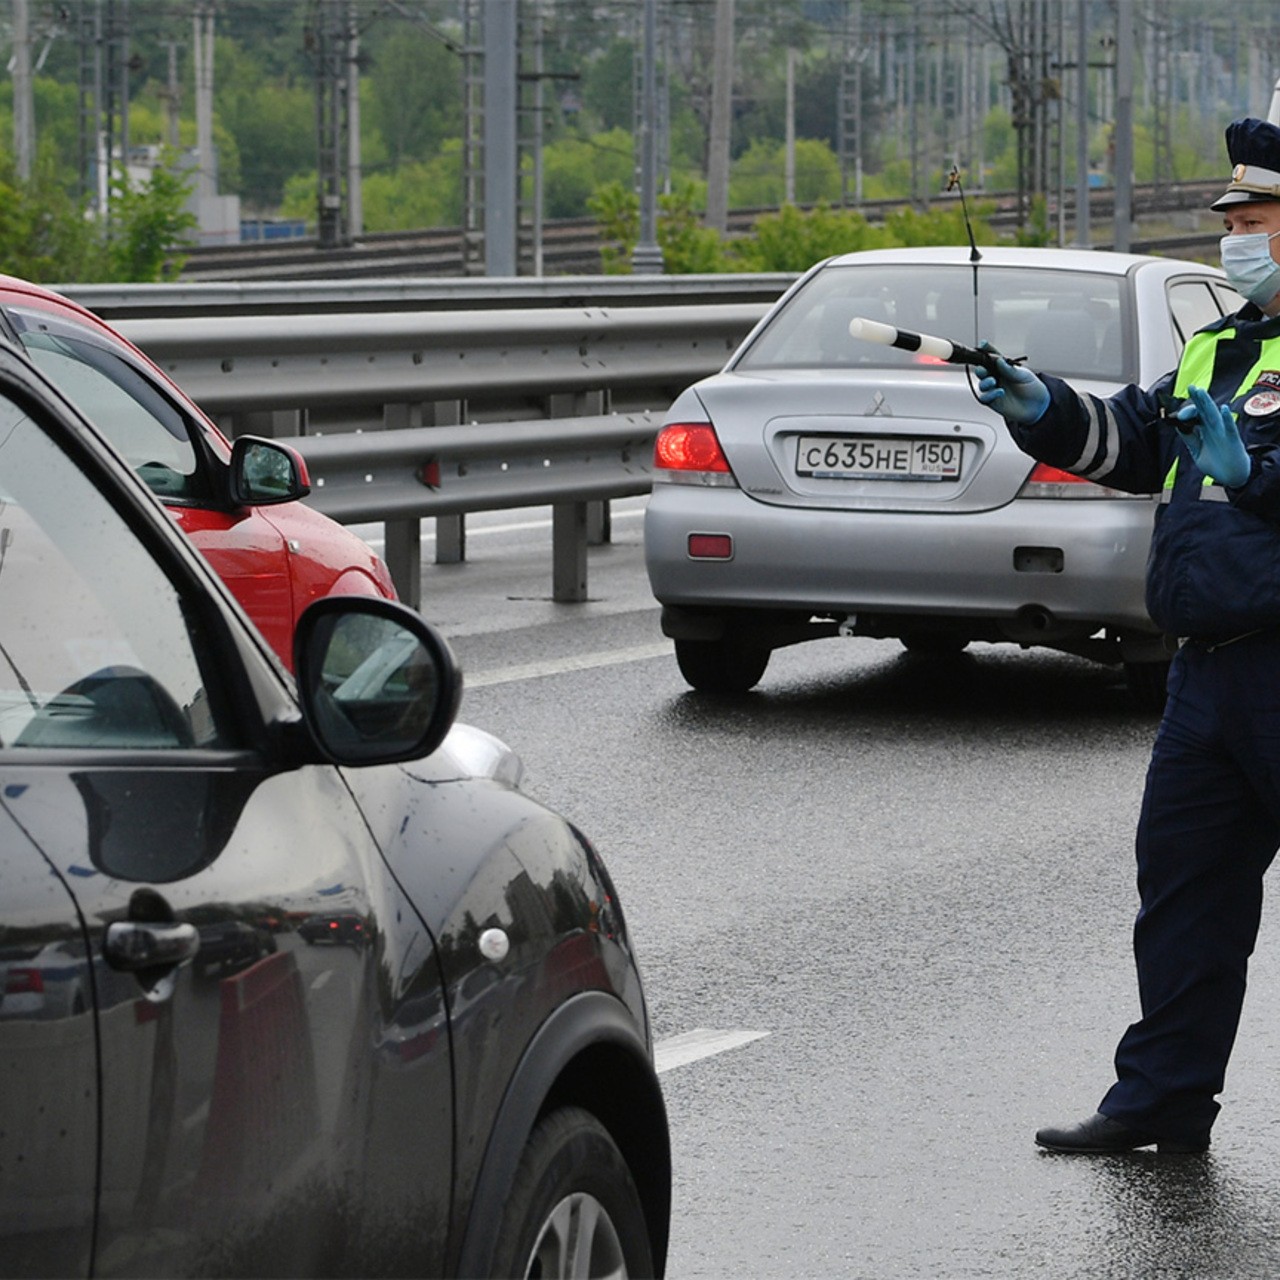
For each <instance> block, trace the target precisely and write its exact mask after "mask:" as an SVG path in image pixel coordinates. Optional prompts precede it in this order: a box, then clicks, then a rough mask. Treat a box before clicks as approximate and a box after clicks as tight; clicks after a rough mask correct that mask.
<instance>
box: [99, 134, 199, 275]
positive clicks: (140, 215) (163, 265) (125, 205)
mask: <svg viewBox="0 0 1280 1280" xmlns="http://www.w3.org/2000/svg"><path fill="white" fill-rule="evenodd" d="M169 159H172V157H169ZM190 187H191V176H190V175H189V174H183V173H178V172H177V171H176V170H175V169H172V168H170V167H168V166H166V165H157V166H156V167H155V168H154V169H152V171H151V181H150V182H149V183H148V184H147V185H146V186H145V187H139V188H133V187H131V186H130V185H129V183H128V182H127V180H125V179H124V178H119V179H117V180H116V182H115V183H113V197H114V198H113V200H112V223H113V225H112V232H111V235H110V237H109V239H108V241H107V259H108V263H109V269H110V272H111V276H112V278H113V279H116V280H120V281H129V282H133V283H150V282H154V281H157V280H168V279H173V278H175V277H176V276H177V275H178V272H179V271H181V269H182V264H183V262H184V261H185V258H184V257H183V256H182V254H181V253H178V252H175V246H176V245H178V244H180V243H181V242H182V240H183V238H184V237H185V235H186V233H187V232H188V231H190V230H192V229H194V228H195V226H196V225H197V222H196V217H195V215H194V214H193V213H191V212H190V211H189V210H188V209H187V207H186V201H187V197H188V195H189V194H190Z"/></svg>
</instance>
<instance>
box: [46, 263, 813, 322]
mask: <svg viewBox="0 0 1280 1280" xmlns="http://www.w3.org/2000/svg"><path fill="white" fill-rule="evenodd" d="M795 279H796V275H795V274H794V273H791V272H781V271H779V272H764V273H741V274H738V273H733V274H729V273H719V274H707V275H680V276H644V275H642V276H630V275H628V276H599V275H596V276H546V277H542V278H534V277H531V276H505V277H504V276H481V277H476V278H473V279H468V278H462V277H460V278H457V279H447V278H442V277H430V276H419V277H405V278H403V279H363V280H296V281H291V282H281V281H264V280H237V281H232V282H218V283H212V282H210V283H201V282H189V281H178V282H174V283H168V284H68V285H59V286H58V289H59V292H61V293H64V294H66V295H67V296H68V297H70V298H74V299H75V300H76V301H77V302H79V303H80V304H81V305H82V306H86V307H88V308H89V309H90V310H91V311H95V312H96V313H97V314H98V315H100V316H102V318H103V319H104V320H110V321H112V322H113V323H115V322H117V321H120V320H143V319H154V318H161V317H166V316H171V317H175V318H177V317H183V316H186V317H199V318H204V317H212V316H220V315H234V316H237V317H239V316H259V315H309V316H313V315H320V314H324V313H333V312H338V313H347V312H360V313H367V312H371V311H489V310H499V309H500V310H527V309H529V308H537V307H566V308H568V307H575V308H582V307H637V306H639V307H652V306H702V305H705V304H707V303H712V302H719V303H748V304H752V305H759V304H766V305H767V304H768V303H771V302H773V301H774V299H775V298H777V297H778V296H779V295H780V294H781V293H782V292H783V290H785V289H786V288H787V286H788V285H790V284H791V283H792V281H794V280H795Z"/></svg>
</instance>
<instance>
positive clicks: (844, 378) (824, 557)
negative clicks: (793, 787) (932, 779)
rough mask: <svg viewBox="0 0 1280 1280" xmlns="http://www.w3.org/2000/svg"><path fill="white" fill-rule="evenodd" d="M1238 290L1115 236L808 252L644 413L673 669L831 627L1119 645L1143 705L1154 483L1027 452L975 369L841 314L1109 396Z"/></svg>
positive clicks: (648, 537)
mask: <svg viewBox="0 0 1280 1280" xmlns="http://www.w3.org/2000/svg"><path fill="white" fill-rule="evenodd" d="M1240 305H1241V300H1240V298H1239V297H1238V296H1237V295H1236V294H1235V293H1233V292H1232V291H1231V289H1230V288H1228V287H1227V285H1226V284H1225V282H1224V280H1223V277H1222V273H1221V272H1219V271H1218V270H1216V269H1215V268H1212V267H1205V266H1200V265H1198V264H1194V263H1187V262H1180V261H1176V260H1172V259H1163V258H1154V257H1142V256H1138V255H1127V254H1113V253H1091V252H1088V251H1077V250H1052V249H1014V248H984V249H982V250H981V258H980V260H979V261H976V262H975V261H972V260H971V253H970V250H969V249H966V248H934V249H886V250H877V251H873V252H868V253H855V254H848V255H845V256H843V257H838V258H832V259H829V260H828V261H826V262H823V263H820V264H818V265H817V266H816V267H814V268H812V269H811V270H810V271H809V272H807V273H806V274H805V275H804V276H803V277H802V278H801V279H800V280H799V281H797V282H796V284H795V285H794V286H793V287H792V288H791V289H789V290H788V291H787V293H786V294H785V295H784V296H783V297H782V298H781V299H780V300H779V301H778V303H777V304H776V305H775V306H774V307H773V308H772V309H771V310H770V311H769V313H768V314H767V315H766V316H765V317H764V319H763V320H761V322H760V323H759V324H758V325H757V326H756V328H755V329H754V330H753V331H752V332H751V333H750V334H749V335H748V337H747V338H746V340H745V341H744V342H743V343H742V345H741V347H739V348H738V350H737V351H736V352H735V353H734V355H733V357H732V358H731V359H730V360H729V362H728V364H727V365H726V366H725V368H724V370H723V371H722V372H720V373H718V374H715V375H714V376H712V377H710V378H706V379H704V380H703V381H701V382H698V383H696V384H695V385H694V386H692V387H690V388H689V389H688V390H687V391H685V392H684V393H682V394H681V395H680V396H679V398H678V399H677V400H676V401H675V403H674V404H673V405H672V406H671V409H670V410H669V411H668V413H667V415H666V418H665V421H664V424H663V426H662V428H661V430H660V431H659V434H658V438H657V442H656V449H655V468H654V485H653V494H652V497H651V498H650V501H649V506H648V510H647V513H646V517H645V558H646V564H647V567H648V572H649V580H650V584H651V586H652V589H653V593H654V595H655V596H656V597H657V599H658V600H659V602H660V603H661V604H662V606H663V610H662V627H663V631H664V632H665V634H667V635H668V636H671V637H672V638H673V639H674V640H675V648H676V658H677V661H678V662H679V664H680V670H681V672H682V673H683V675H684V677H685V679H686V680H687V681H688V682H689V683H690V684H691V685H692V686H693V687H694V688H696V689H701V690H706V691H709V692H740V691H743V690H746V689H749V688H751V687H752V686H753V685H754V684H756V683H757V682H758V681H759V680H760V678H761V677H762V676H763V674H764V671H765V667H766V666H767V664H768V661H769V655H770V653H771V652H772V650H774V649H776V648H779V647H781V646H783V645H788V644H795V643H797V642H799V641H802V640H809V639H815V638H817V637H821V636H828V635H835V634H837V633H840V634H846V635H863V636H875V637H880V638H896V639H898V640H900V641H901V642H902V643H903V644H904V645H905V646H906V647H907V648H908V649H912V650H926V651H934V652H957V651H959V650H961V649H963V648H964V647H965V646H966V645H968V644H970V643H972V642H975V641H977V642H987V643H1013V644H1018V645H1022V646H1023V647H1029V646H1032V645H1040V646H1045V647H1048V648H1052V649H1058V650H1062V651H1064V652H1068V653H1075V654H1079V655H1082V656H1084V657H1087V658H1090V659H1094V660H1096V661H1099V662H1104V663H1112V664H1123V665H1124V669H1125V672H1126V675H1127V677H1128V681H1129V686H1130V688H1131V690H1132V691H1133V692H1134V694H1135V696H1136V697H1137V698H1138V699H1139V701H1141V702H1143V703H1146V704H1150V703H1154V702H1158V701H1159V700H1161V699H1162V697H1163V683H1164V672H1165V670H1166V668H1167V661H1168V653H1167V651H1166V649H1165V647H1164V639H1163V637H1162V636H1161V635H1160V634H1159V633H1158V631H1157V630H1156V628H1155V626H1154V624H1153V623H1152V622H1151V620H1150V618H1149V617H1148V616H1147V612H1146V609H1145V607H1144V604H1143V575H1144V570H1145V567H1146V558H1147V548H1148V544H1149V542H1150V536H1151V526H1152V520H1153V514H1154V510H1153V504H1154V501H1155V499H1154V497H1152V496H1136V497H1135V496H1134V495H1130V494H1122V493H1119V492H1116V491H1114V490H1110V489H1106V488H1102V487H1100V486H1098V485H1095V484H1092V483H1090V482H1088V481H1082V480H1078V479H1076V477H1074V476H1070V475H1067V474H1066V473H1065V472H1061V471H1057V470H1055V469H1053V468H1051V467H1046V466H1044V465H1041V464H1035V463H1033V462H1032V460H1031V459H1030V458H1028V457H1027V456H1026V455H1025V454H1023V453H1022V452H1020V451H1019V450H1018V448H1017V447H1016V446H1015V445H1014V443H1013V441H1012V440H1011V439H1010V437H1009V434H1008V432H1007V431H1006V429H1005V427H1004V424H1003V422H1002V420H1001V419H1000V418H999V417H998V416H997V415H996V414H995V413H993V412H992V411H991V410H989V409H988V408H986V406H984V405H982V404H980V403H979V402H978V400H977V398H976V395H975V389H976V379H975V378H973V376H972V375H971V374H970V372H969V370H968V369H967V368H966V367H965V366H962V365H956V364H950V363H946V362H944V361H942V360H941V359H939V358H938V357H937V356H935V355H927V354H925V353H924V351H922V350H919V349H917V350H915V351H907V350H902V349H899V348H897V347H894V346H889V345H883V344H882V343H880V342H873V341H869V340H866V339H865V338H858V337H854V336H852V334H851V332H850V322H851V321H852V320H855V319H861V320H872V321H876V322H877V324H878V325H879V326H885V325H888V326H891V327H893V328H896V329H898V330H903V331H907V332H909V333H915V334H921V333H923V334H926V335H935V336H941V337H944V338H946V339H950V340H952V341H955V342H959V343H963V344H965V345H967V346H976V345H977V344H978V342H979V341H980V340H986V341H989V342H991V343H992V344H993V345H994V346H995V347H996V348H997V349H998V350H1000V351H1001V352H1002V353H1004V354H1005V355H1006V356H1009V357H1021V358H1025V360H1026V363H1027V365H1028V367H1030V368H1032V369H1035V370H1039V371H1043V372H1047V373H1056V374H1059V375H1061V376H1063V377H1065V378H1068V379H1070V380H1071V381H1072V382H1073V384H1074V385H1076V386H1077V387H1080V388H1081V389H1087V390H1091V391H1095V392H1098V393H1100V394H1103V395H1107V394H1110V393H1111V392H1113V391H1115V390H1117V389H1119V388H1120V387H1121V386H1122V385H1124V384H1126V383H1129V382H1138V383H1142V384H1144V385H1145V384H1148V383H1150V382H1153V381H1155V380H1156V379H1157V378H1159V377H1160V376H1161V375H1162V374H1164V373H1166V372H1168V371H1169V370H1170V369H1172V368H1174V367H1175V366H1176V364H1177V362H1178V356H1179V353H1180V352H1181V350H1182V345H1183V343H1184V342H1185V340H1186V339H1187V338H1188V337H1189V336H1190V335H1191V334H1192V333H1193V332H1195V330H1196V329H1198V328H1200V327H1201V326H1203V325H1205V324H1207V323H1209V322H1210V321H1211V320H1216V319H1217V318H1218V317H1219V316H1221V315H1223V314H1226V313H1228V312H1231V311H1234V310H1235V309H1236V308H1237V307H1238V306H1240ZM853 328H854V330H855V331H858V330H861V331H862V332H866V331H868V329H869V328H871V329H875V327H874V326H859V325H856V324H855V325H854V326H853ZM876 331H879V330H876ZM928 345H929V344H927V343H926V344H925V346H926V348H927V347H928Z"/></svg>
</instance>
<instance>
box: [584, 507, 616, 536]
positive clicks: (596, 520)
mask: <svg viewBox="0 0 1280 1280" xmlns="http://www.w3.org/2000/svg"><path fill="white" fill-rule="evenodd" d="M612 512H613V508H612V507H611V506H610V505H609V500H608V499H607V498H606V499H604V500H603V501H602V502H590V503H588V504H587V541H588V542H589V543H590V544H591V545H592V546H593V547H602V546H604V544H605V543H607V542H611V541H612V540H613V514H612Z"/></svg>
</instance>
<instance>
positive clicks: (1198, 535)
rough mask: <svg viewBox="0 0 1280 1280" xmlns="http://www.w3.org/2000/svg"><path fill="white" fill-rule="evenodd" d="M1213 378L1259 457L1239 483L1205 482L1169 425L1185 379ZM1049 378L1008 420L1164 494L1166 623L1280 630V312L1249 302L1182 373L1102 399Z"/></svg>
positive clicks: (1153, 609) (1049, 444)
mask: <svg viewBox="0 0 1280 1280" xmlns="http://www.w3.org/2000/svg"><path fill="white" fill-rule="evenodd" d="M1233 330H1234V336H1233V334H1232V331H1233ZM1192 375H1195V376H1192ZM1205 375H1209V376H1208V378H1207V389H1208V391H1209V393H1210V394H1211V395H1212V397H1213V399H1214V400H1215V401H1216V402H1217V403H1218V404H1230V406H1231V408H1232V409H1233V410H1234V411H1235V414H1236V421H1237V424H1238V425H1239V428H1240V435H1241V438H1242V439H1243V440H1244V443H1245V447H1246V448H1247V450H1248V451H1249V454H1250V456H1251V459H1252V464H1253V466H1252V472H1251V474H1250V476H1249V479H1248V480H1247V481H1246V482H1245V483H1244V484H1243V485H1242V486H1241V487H1240V488H1238V489H1228V488H1224V487H1222V486H1221V485H1219V484H1216V483H1211V482H1208V481H1207V479H1206V477H1205V475H1204V473H1203V472H1201V471H1200V470H1199V468H1197V467H1196V465H1195V463H1194V462H1193V461H1192V459H1191V454H1190V453H1189V452H1188V450H1187V446H1186V444H1185V443H1184V442H1183V440H1182V438H1181V436H1180V434H1179V432H1178V430H1177V429H1176V427H1175V426H1174V424H1173V422H1172V421H1171V418H1172V414H1173V413H1174V412H1176V410H1177V409H1178V408H1179V407H1181V405H1182V404H1184V403H1185V399H1184V397H1185V394H1186V384H1187V382H1188V381H1191V382H1194V383H1195V384H1196V385H1198V386H1205V385H1206V381H1205V380H1204V379H1205ZM1042 379H1043V381H1044V383H1045V385H1046V386H1047V387H1048V388H1049V395H1050V405H1049V408H1048V409H1047V410H1046V411H1045V414H1044V416H1043V417H1042V418H1041V419H1040V421H1039V422H1037V423H1035V424H1033V425H1032V426H1029V427H1028V426H1020V425H1018V424H1017V423H1010V424H1009V429H1010V431H1011V432H1012V434H1013V437H1014V439H1015V440H1016V441H1017V442H1018V445H1019V446H1020V447H1021V448H1022V449H1023V450H1024V451H1025V452H1026V453H1029V454H1030V455H1031V456H1032V457H1034V458H1037V459H1039V460H1040V461H1041V462H1047V463H1049V464H1050V465H1051V466H1055V467H1061V468H1062V469H1063V470H1065V471H1070V472H1072V473H1073V474H1075V475H1080V476H1085V477H1087V478H1088V479H1090V480H1094V481H1097V482H1098V483H1100V484H1105V485H1109V486H1110V487H1111V488H1114V489H1120V490H1123V491H1125V492H1128V493H1159V494H1160V495H1161V502H1160V505H1159V507H1158V508H1157V513H1156V523H1155V532H1154V534H1153V537H1152V540H1151V554H1150V558H1149V559H1148V561H1147V610H1148V612H1149V613H1150V614H1151V617H1152V619H1153V621H1154V622H1155V623H1156V625H1157V626H1158V627H1160V628H1161V629H1162V630H1164V631H1165V632H1167V633H1168V634H1170V635H1175V636H1194V637H1198V638H1203V639H1209V640H1213V639H1226V638H1229V637H1231V636H1235V635H1240V634H1242V633H1243V632H1246V631H1254V630H1258V629H1261V628H1266V627H1280V318H1277V319H1269V318H1267V317H1265V316H1263V315H1262V313H1261V312H1260V311H1259V310H1258V309H1257V308H1256V307H1254V306H1253V305H1252V304H1251V303H1250V304H1247V305H1246V306H1244V307H1243V308H1241V310H1240V311H1238V312H1236V314H1235V315H1233V316H1227V317H1225V318H1224V319H1222V320H1220V321H1218V322H1216V323H1215V324H1212V325H1209V326H1207V327H1206V328H1205V329H1203V330H1201V332H1200V333H1198V334H1196V335H1194V336H1193V337H1192V338H1191V340H1190V341H1189V342H1188V343H1187V347H1186V350H1185V351H1184V352H1183V355H1182V360H1181V363H1180V365H1179V369H1178V370H1176V371H1175V372H1173V373H1170V374H1167V375H1166V376H1165V377H1163V378H1161V379H1160V380H1159V381H1158V382H1157V383H1156V384H1155V385H1154V386H1153V387H1151V388H1150V389H1149V390H1145V391H1144V390H1143V389H1142V388H1141V387H1135V386H1130V387H1126V388H1125V389H1124V390H1123V391H1121V392H1119V393H1118V394H1116V395H1114V396H1111V397H1110V398H1108V399H1103V398H1102V397H1100V396H1093V395H1088V394H1085V393H1077V392H1075V391H1073V390H1072V389H1071V387H1069V386H1068V385H1067V384H1066V383H1065V382H1063V381H1061V379H1059V378H1054V377H1051V376H1049V375H1042Z"/></svg>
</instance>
